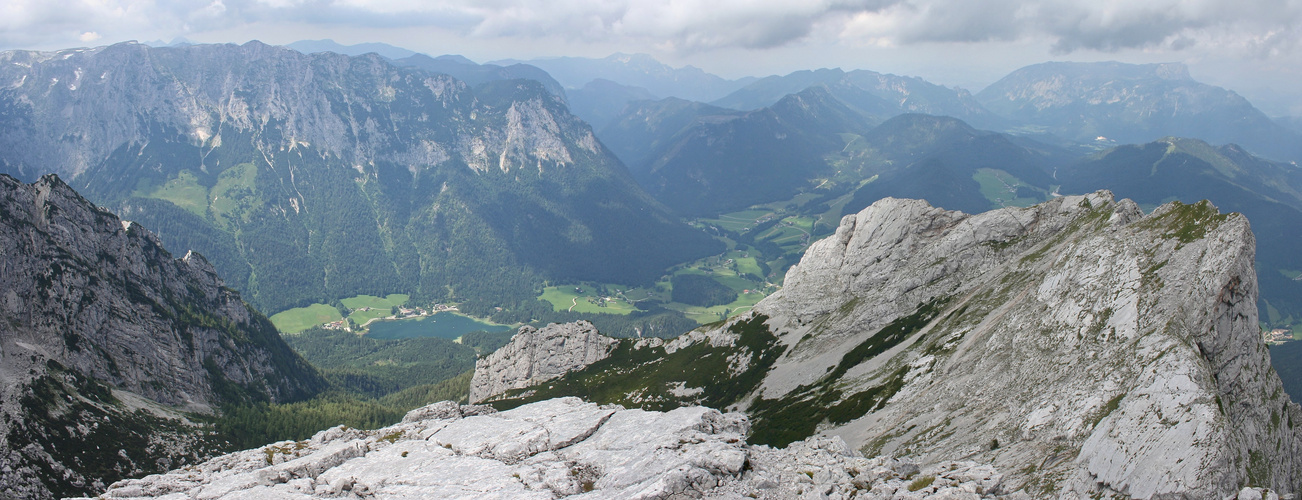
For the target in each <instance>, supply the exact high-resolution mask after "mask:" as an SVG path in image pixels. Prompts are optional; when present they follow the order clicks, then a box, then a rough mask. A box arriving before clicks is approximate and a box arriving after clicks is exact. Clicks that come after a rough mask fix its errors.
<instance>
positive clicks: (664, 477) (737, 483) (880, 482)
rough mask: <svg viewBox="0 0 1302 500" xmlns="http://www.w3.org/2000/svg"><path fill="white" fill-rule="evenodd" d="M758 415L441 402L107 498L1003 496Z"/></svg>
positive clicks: (969, 473) (961, 466) (983, 478)
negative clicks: (782, 428) (777, 426)
mask: <svg viewBox="0 0 1302 500" xmlns="http://www.w3.org/2000/svg"><path fill="white" fill-rule="evenodd" d="M748 427H749V421H748V420H747V419H746V417H745V416H743V415H740V414H736V413H726V414H725V413H720V412H719V411H717V410H712V409H709V408H703V407H684V408H678V409H675V410H673V411H669V412H654V411H643V410H637V409H624V408H622V407H619V406H604V405H597V404H594V403H585V402H583V401H582V400H580V399H578V398H558V399H552V400H547V401H542V402H538V403H533V404H529V405H525V406H521V407H518V408H515V409H513V410H510V411H504V412H500V413H498V412H496V411H495V410H493V409H492V408H489V407H486V406H459V405H457V404H455V403H451V402H446V401H445V402H442V403H435V404H433V405H429V406H426V407H423V408H418V409H416V410H413V411H412V412H410V413H408V414H407V416H406V417H405V418H404V419H403V422H402V423H400V424H397V425H393V426H390V427H386V428H383V429H379V430H374V431H361V430H357V429H347V428H344V427H335V428H332V429H326V430H324V431H321V432H319V433H317V434H316V435H315V436H312V438H311V439H308V440H304V441H299V442H293V441H285V442H280V443H274V444H270V445H267V446H264V447H262V448H259V449H254V450H247V451H242V452H239V453H234V454H230V455H226V456H223V457H219V458H216V459H213V460H210V461H208V462H205V463H203V464H200V465H198V466H195V467H188V468H185V469H180V470H176V471H172V472H170V473H167V474H160V475H153V476H148V477H145V478H143V479H131V480H126V481H121V482H119V483H116V484H114V485H113V486H112V488H110V489H109V490H108V491H107V492H105V493H104V494H103V495H102V496H101V497H100V498H210V499H237V498H238V499H271V498H275V499H292V498H319V497H345V498H355V497H364V498H369V497H375V498H442V499H456V498H466V499H471V498H473V499H490V498H501V499H507V498H510V499H553V498H591V499H597V498H620V499H650V498H690V497H708V498H737V499H741V498H772V499H788V498H852V497H862V498H875V497H881V498H889V497H891V496H896V497H897V498H952V499H960V498H973V499H975V498H990V497H995V496H996V495H1000V494H1002V493H1003V492H1004V490H1003V487H1002V484H1003V483H1002V475H1001V474H1000V473H999V471H997V470H995V469H994V468H993V467H990V466H988V465H981V464H977V463H973V462H946V463H942V464H938V465H935V466H930V467H919V466H918V465H917V464H915V463H913V462H909V461H900V460H893V459H886V458H874V459H867V458H863V457H862V456H860V455H859V454H858V453H856V452H854V451H853V450H850V449H849V448H848V447H847V446H846V445H845V442H843V441H841V440H840V439H838V438H825V437H814V438H810V439H807V440H804V441H800V442H798V443H794V444H792V445H791V446H788V447H787V448H785V449H781V450H779V449H774V448H770V447H768V446H751V445H747V444H745V442H744V438H745V435H746V432H747V430H748Z"/></svg>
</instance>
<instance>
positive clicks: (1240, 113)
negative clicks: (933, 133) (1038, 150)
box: [976, 62, 1302, 161]
mask: <svg viewBox="0 0 1302 500" xmlns="http://www.w3.org/2000/svg"><path fill="white" fill-rule="evenodd" d="M976 98H977V100H979V101H980V102H981V104H982V105H984V106H985V107H986V108H988V109H990V110H991V111H993V112H995V113H998V114H1001V115H1004V116H1007V117H1008V118H1010V119H1013V120H1016V121H1019V122H1023V123H1027V124H1030V125H1032V126H1036V127H1043V128H1044V130H1046V131H1048V132H1051V133H1054V134H1057V135H1061V136H1063V137H1066V138H1069V139H1074V140H1078V141H1082V142H1089V141H1093V140H1095V139H1096V138H1097V137H1105V138H1107V139H1109V140H1112V141H1115V142H1116V143H1143V142H1149V141H1153V140H1156V139H1159V138H1161V137H1165V136H1180V137H1192V138H1198V139H1202V140H1205V141H1208V142H1211V143H1213V144H1225V143H1236V144H1239V145H1242V146H1244V147H1246V148H1248V149H1249V150H1251V151H1253V152H1254V153H1256V154H1258V155H1261V156H1266V157H1269V158H1274V159H1276V160H1286V161H1298V160H1302V134H1299V133H1297V132H1296V131H1293V130H1290V129H1287V128H1285V127H1283V126H1281V125H1279V124H1277V123H1275V122H1274V121H1272V120H1271V119H1270V118H1268V117H1267V116H1266V115H1265V114H1264V113H1262V112H1261V111H1260V110H1258V109H1257V108H1255V107H1253V106H1252V104H1251V103H1249V102H1248V101H1247V100H1246V99H1244V98H1243V97H1240V96H1239V95H1238V94H1236V93H1234V92H1232V91H1229V90H1226V89H1223V88H1220V87H1216V86H1212V85H1207V84H1204V83H1200V82H1198V81H1196V80H1194V79H1193V78H1192V77H1190V76H1189V70H1188V68H1186V67H1185V66H1184V65H1183V64H1175V63H1172V64H1139V65H1137V64H1124V63H1117V62H1103V63H1060V62H1049V63H1042V64H1035V65H1031V66H1027V67H1025V68H1021V69H1019V70H1017V71H1014V72H1012V73H1010V74H1009V75H1008V76H1006V77H1004V78H1003V79H1001V80H999V81H997V82H995V83H993V84H991V85H990V86H989V87H986V88H985V89H983V90H982V91H981V92H979V93H978V94H977V95H976Z"/></svg>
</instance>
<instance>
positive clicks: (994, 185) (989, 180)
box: [972, 168, 1043, 207]
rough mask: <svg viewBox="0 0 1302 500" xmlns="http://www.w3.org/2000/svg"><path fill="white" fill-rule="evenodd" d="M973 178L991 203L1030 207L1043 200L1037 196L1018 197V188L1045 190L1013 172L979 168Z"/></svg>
mask: <svg viewBox="0 0 1302 500" xmlns="http://www.w3.org/2000/svg"><path fill="white" fill-rule="evenodd" d="M972 180H975V181H977V184H980V185H981V195H982V196H985V197H986V199H987V200H990V203H993V204H994V205H996V206H1005V207H1029V206H1031V205H1034V204H1036V203H1039V202H1041V201H1043V200H1040V199H1037V198H1018V197H1017V188H1019V187H1022V186H1026V187H1028V188H1031V189H1034V190H1036V191H1039V192H1043V190H1041V189H1039V188H1036V187H1033V186H1031V185H1029V184H1026V183H1024V182H1022V181H1021V179H1018V178H1016V177H1013V175H1012V174H1009V173H1008V172H1005V171H1003V170H997V169H993V168H981V169H977V171H976V173H975V174H972Z"/></svg>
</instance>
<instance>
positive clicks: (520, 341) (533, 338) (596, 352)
mask: <svg viewBox="0 0 1302 500" xmlns="http://www.w3.org/2000/svg"><path fill="white" fill-rule="evenodd" d="M618 343H619V341H618V340H615V339H613V338H610V337H607V336H605V335H601V334H600V333H597V327H595V326H592V323H589V322H587V321H579V322H575V323H564V324H560V323H553V324H550V325H547V326H545V327H543V328H542V329H537V328H533V327H530V326H526V327H522V328H520V331H519V333H516V334H515V336H514V337H511V343H509V344H507V345H505V346H503V347H502V348H501V349H498V350H497V351H495V352H493V353H492V354H489V355H488V356H485V357H483V358H482V359H480V360H479V361H478V362H476V363H475V375H474V378H472V379H471V380H470V402H471V403H478V402H481V401H484V400H487V399H488V398H490V397H492V396H496V395H499V394H502V393H504V392H506V391H508V390H511V389H523V388H525V387H529V386H531V385H536V384H539V383H542V382H545V381H547V380H551V379H554V378H556V377H559V376H561V375H564V374H566V373H567V372H569V371H570V370H574V369H577V368H582V367H584V366H587V365H590V364H593V363H596V362H597V361H600V360H602V359H605V358H606V357H607V356H609V355H610V351H612V350H614V348H615V345H616V344H618Z"/></svg>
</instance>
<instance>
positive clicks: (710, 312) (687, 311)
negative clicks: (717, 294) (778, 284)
mask: <svg viewBox="0 0 1302 500" xmlns="http://www.w3.org/2000/svg"><path fill="white" fill-rule="evenodd" d="M721 281H722V280H721ZM767 296H768V294H767V293H764V292H762V291H751V293H743V294H738V296H737V300H735V301H733V302H732V303H731V304H725V305H721V306H711V307H696V306H689V305H686V304H678V303H670V304H667V305H665V308H667V309H673V310H676V311H680V312H682V313H683V316H687V318H688V319H691V320H693V321H695V322H697V323H700V324H702V325H704V324H706V323H713V322H715V321H719V320H721V319H725V318H728V317H732V316H736V315H737V314H740V313H743V312H746V311H748V310H750V308H751V306H754V305H755V304H756V303H758V302H759V301H760V300H762V299H763V298H764V297H767ZM725 314H726V316H725Z"/></svg>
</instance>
